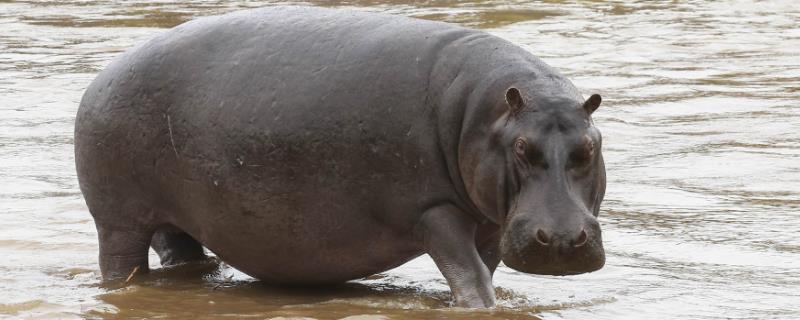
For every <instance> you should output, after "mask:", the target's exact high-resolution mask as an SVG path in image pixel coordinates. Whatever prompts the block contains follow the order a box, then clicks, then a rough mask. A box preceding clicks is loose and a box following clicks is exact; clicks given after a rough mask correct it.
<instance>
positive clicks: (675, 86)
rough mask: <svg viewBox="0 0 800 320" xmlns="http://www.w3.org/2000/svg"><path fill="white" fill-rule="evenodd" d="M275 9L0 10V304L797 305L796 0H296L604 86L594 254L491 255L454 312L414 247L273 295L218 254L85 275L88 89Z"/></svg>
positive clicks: (590, 87) (287, 311)
mask: <svg viewBox="0 0 800 320" xmlns="http://www.w3.org/2000/svg"><path fill="white" fill-rule="evenodd" d="M283 3H288V2H286V1H281V2H278V1H246V2H245V1H193V2H191V3H189V2H180V1H158V2H150V1H130V2H124V3H113V4H112V3H109V2H101V1H77V0H75V1H2V2H0V30H2V31H0V112H2V113H0V114H1V115H2V116H0V163H2V165H0V178H2V180H3V183H2V184H0V221H1V222H0V256H2V257H4V259H2V260H1V261H0V292H2V294H0V317H3V316H4V315H7V316H9V317H28V316H41V317H49V318H83V317H101V318H151V317H158V316H170V317H173V318H183V317H186V318H189V317H191V318H203V317H206V318H220V317H230V318H235V317H242V316H252V317H258V318H280V317H283V318H297V317H306V318H315V319H341V318H346V319H387V318H388V319H408V318H418V319H430V318H440V319H454V318H455V319H459V318H463V319H467V318H478V317H480V318H497V319H515V318H519V319H530V318H531V317H533V316H534V315H535V316H538V317H542V318H547V319H552V318H569V319H573V318H593V319H594V318H597V319H640V318H645V317H646V318H688V319H716V318H770V319H779V318H782V319H797V318H800V303H798V301H800V278H798V277H797V274H800V240H799V239H800V238H799V237H797V233H798V232H800V214H799V213H798V212H799V211H798V209H799V208H800V183H798V182H800V175H798V172H800V161H798V160H800V159H799V158H800V115H799V114H798V112H797V110H798V109H797V108H798V103H800V99H798V92H800V60H799V59H797V58H796V57H797V56H800V7H798V6H797V5H796V4H795V3H794V2H793V1H790V0H783V1H782V0H776V1H770V2H754V1H750V0H737V1H732V2H725V3H716V2H651V1H632V2H631V1H626V2H621V1H586V2H578V3H572V2H570V3H567V2H562V1H541V2H531V1H467V2H464V1H426V2H424V3H422V4H414V3H413V2H412V1H377V0H373V1H367V0H361V1H359V0H355V1H316V0H314V1H307V2H302V3H301V2H293V3H296V4H303V5H323V6H334V7H347V8H355V9H358V10H370V11H381V12H388V13H393V14H401V15H408V16H413V17H419V18H425V19H433V20H442V21H448V22H453V23H459V24H462V25H467V26H471V27H477V28H485V29H487V31H489V32H491V33H493V34H496V35H499V36H501V37H504V38H506V39H509V40H511V41H513V42H515V43H518V44H520V45H522V46H524V47H526V48H528V49H529V50H531V51H532V52H533V53H534V54H536V55H538V56H540V57H542V58H543V59H544V60H545V61H546V62H548V63H549V64H551V65H553V66H555V67H557V68H559V69H560V70H561V71H562V72H563V73H565V74H566V75H568V76H569V77H570V78H571V79H573V80H574V81H575V83H576V84H577V85H578V87H580V88H582V89H583V90H584V93H585V94H589V93H594V92H598V93H600V94H602V95H603V97H604V100H605V102H604V106H603V108H601V109H600V110H599V111H598V112H596V113H595V122H596V124H597V125H598V126H599V127H600V129H601V130H602V132H603V134H604V138H605V141H604V147H605V148H604V149H605V150H604V155H605V156H606V160H607V166H608V176H609V189H608V194H607V201H606V202H605V203H604V204H605V205H604V208H603V211H602V213H601V223H602V224H603V227H604V229H603V230H604V232H603V233H604V234H603V235H604V238H605V242H606V244H605V246H606V250H607V254H608V260H607V265H606V267H605V268H604V269H602V270H601V271H599V272H595V273H592V274H585V275H579V276H571V277H546V276H532V275H524V274H520V273H518V272H515V271H513V270H511V269H508V268H505V267H503V266H501V267H500V268H499V269H498V272H497V273H496V275H495V283H496V285H497V286H498V289H497V290H498V292H497V293H498V298H499V300H500V301H499V304H500V306H499V307H498V308H497V309H496V310H490V311H475V310H459V309H453V308H449V307H448V306H449V304H450V300H449V299H450V298H449V292H448V289H447V286H446V283H445V282H444V280H443V279H442V277H441V275H440V274H439V273H438V271H437V270H436V268H435V266H434V265H433V263H432V262H431V261H430V259H428V258H426V257H422V258H419V259H416V260H414V261H412V262H410V263H409V264H407V265H404V266H402V267H400V268H398V269H395V270H392V271H390V272H387V273H385V274H382V275H378V276H373V277H370V278H368V279H363V280H359V281H355V282H353V283H349V284H345V285H342V286H339V287H333V288H299V289H298V288H275V287H267V286H264V285H262V284H260V283H259V282H257V281H254V280H253V279H251V278H249V277H247V276H245V275H243V274H241V273H239V272H238V271H236V270H233V269H231V268H229V267H227V266H225V265H221V266H217V265H205V266H187V267H183V268H177V269H169V270H156V271H154V272H153V273H152V274H150V275H147V276H143V277H140V278H136V279H134V280H133V283H132V284H131V285H129V286H127V287H125V288H121V289H119V288H118V289H115V288H101V287H99V286H98V283H99V281H98V280H99V272H98V270H97V262H96V260H97V259H96V255H97V243H96V234H95V230H94V226H93V222H92V220H91V218H90V216H89V214H88V212H87V211H86V207H85V205H84V203H83V200H82V199H81V197H80V191H79V190H78V187H77V181H76V179H75V171H74V165H73V155H72V152H73V151H72V129H73V121H74V115H75V111H76V109H77V106H78V102H79V100H80V97H81V94H82V93H83V90H84V89H85V88H86V86H87V85H88V84H89V82H90V81H91V80H92V79H93V77H94V76H95V75H96V73H97V72H99V71H100V70H101V69H102V68H103V66H105V65H106V64H107V63H108V61H109V60H110V59H112V58H113V57H114V56H115V55H117V54H119V52H121V51H122V50H125V49H127V48H129V47H131V46H132V45H133V44H135V43H137V42H140V41H143V40H145V39H147V38H149V37H152V36H153V35H154V34H157V33H158V32H160V31H162V30H163V29H162V28H167V27H172V26H174V25H177V24H180V23H182V22H184V21H187V20H189V19H193V18H196V17H199V16H205V15H213V14H220V13H224V12H229V11H233V10H239V9H245V8H250V7H259V6H264V5H275V4H283ZM151 261H152V267H153V268H157V267H158V266H157V257H156V256H155V255H154V254H153V255H152V256H151Z"/></svg>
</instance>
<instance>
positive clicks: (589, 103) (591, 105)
mask: <svg viewBox="0 0 800 320" xmlns="http://www.w3.org/2000/svg"><path fill="white" fill-rule="evenodd" d="M602 101H603V98H602V97H600V95H599V94H596V93H595V94H593V95H592V96H591V97H589V99H586V102H584V103H583V110H586V113H588V114H592V112H594V111H595V110H597V108H598V107H600V102H602Z"/></svg>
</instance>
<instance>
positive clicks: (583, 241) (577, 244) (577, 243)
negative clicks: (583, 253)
mask: <svg viewBox="0 0 800 320" xmlns="http://www.w3.org/2000/svg"><path fill="white" fill-rule="evenodd" d="M587 240H589V235H588V234H586V230H581V234H580V235H579V236H578V239H577V240H575V244H573V246H574V247H575V248H577V247H582V246H583V245H585V244H586V241H587Z"/></svg>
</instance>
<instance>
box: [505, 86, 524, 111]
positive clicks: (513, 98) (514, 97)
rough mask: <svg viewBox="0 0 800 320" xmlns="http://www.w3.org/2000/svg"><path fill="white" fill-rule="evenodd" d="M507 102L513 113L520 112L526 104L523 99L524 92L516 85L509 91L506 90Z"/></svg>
mask: <svg viewBox="0 0 800 320" xmlns="http://www.w3.org/2000/svg"><path fill="white" fill-rule="evenodd" d="M506 103H507V104H508V109H510V110H511V113H517V112H519V111H520V110H522V107H523V106H524V105H525V102H524V101H522V94H521V93H520V92H519V90H518V89H517V88H514V87H511V88H508V91H506Z"/></svg>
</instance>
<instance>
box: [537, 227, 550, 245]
mask: <svg viewBox="0 0 800 320" xmlns="http://www.w3.org/2000/svg"><path fill="white" fill-rule="evenodd" d="M536 241H539V243H541V244H543V245H545V246H546V245H548V244H549V243H550V237H549V236H548V235H547V232H546V231H544V230H542V229H539V230H537V231H536Z"/></svg>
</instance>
